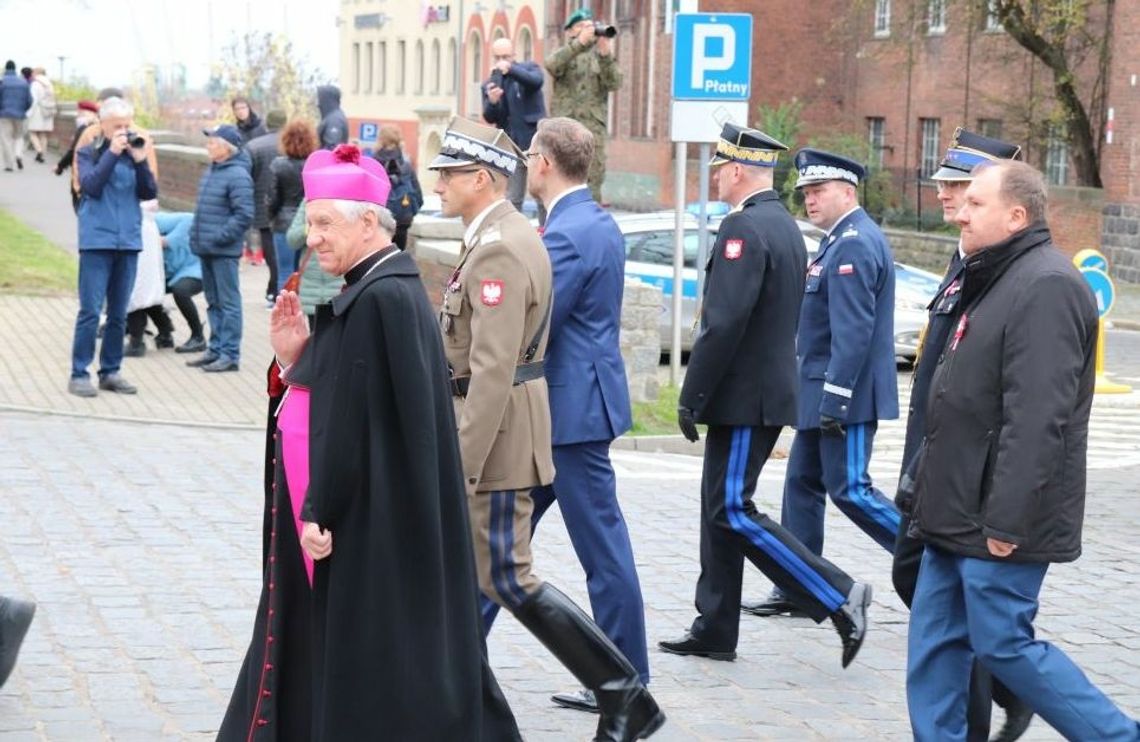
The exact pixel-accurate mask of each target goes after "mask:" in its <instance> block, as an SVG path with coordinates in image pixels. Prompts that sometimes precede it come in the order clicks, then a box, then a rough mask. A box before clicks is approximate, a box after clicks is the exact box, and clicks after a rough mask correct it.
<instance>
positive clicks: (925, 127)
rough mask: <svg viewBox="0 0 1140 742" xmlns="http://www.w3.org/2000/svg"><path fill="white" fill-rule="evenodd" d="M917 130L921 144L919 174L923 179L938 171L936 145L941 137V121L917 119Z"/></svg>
mask: <svg viewBox="0 0 1140 742" xmlns="http://www.w3.org/2000/svg"><path fill="white" fill-rule="evenodd" d="M919 129H920V134H921V139H920V141H921V142H922V157H921V158H920V159H919V162H920V163H922V170H921V174H922V177H923V178H929V177H930V176H931V175H934V172H935V171H936V170H938V155H939V154H940V150H939V147H938V144H939V138H940V137H941V135H942V120H941V119H919Z"/></svg>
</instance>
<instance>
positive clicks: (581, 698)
mask: <svg viewBox="0 0 1140 742" xmlns="http://www.w3.org/2000/svg"><path fill="white" fill-rule="evenodd" d="M550 700H551V701H554V702H555V703H556V704H558V705H559V706H562V707H563V708H568V709H574V710H575V711H587V712H589V713H591V714H597V713H601V712H600V710H599V709H598V699H597V697H596V696H595V695H594V691H592V690H590V689H589V688H583V689H582V690H575V691H571V692H569V693H555V694H554V695H553V696H551V697H550Z"/></svg>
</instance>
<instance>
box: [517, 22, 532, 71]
mask: <svg viewBox="0 0 1140 742" xmlns="http://www.w3.org/2000/svg"><path fill="white" fill-rule="evenodd" d="M518 56H519V58H520V59H522V61H524V62H530V61H533V60H534V36H533V35H532V34H531V32H530V28H528V27H527V26H523V27H522V28H520V29H519V43H518Z"/></svg>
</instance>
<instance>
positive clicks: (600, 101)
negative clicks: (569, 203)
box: [546, 40, 621, 203]
mask: <svg viewBox="0 0 1140 742" xmlns="http://www.w3.org/2000/svg"><path fill="white" fill-rule="evenodd" d="M546 70H547V71H548V72H549V73H550V75H551V77H552V78H553V80H554V92H553V94H552V97H551V101H550V115H551V116H566V117H567V118H572V119H574V120H575V121H577V122H579V123H580V124H582V125H583V126H585V127H586V128H587V129H589V130H590V133H591V134H593V135H594V161H593V162H591V163H590V175H589V178H588V182H589V184H590V194H591V195H592V196H593V197H594V200H595V201H597V202H598V203H602V182H603V181H604V180H605V179H606V139H607V137H608V136H609V134H608V132H607V131H606V119H607V118H608V117H609V110H610V100H609V96H610V92H611V91H614V90H617V89H618V88H619V87H621V70H619V69H618V64H617V59H616V58H615V56H614V55H613V54H610V55H608V56H603V55H601V54H598V53H597V52H596V51H595V50H594V45H593V44H590V45H586V44H580V43H578V41H577V40H574V41H571V42H570V43H569V44H567V45H566V46H564V47H562V48H561V49H559V50H558V51H556V52H554V53H553V54H551V55H550V56H549V57H547V59H546Z"/></svg>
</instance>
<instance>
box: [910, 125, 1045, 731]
mask: <svg viewBox="0 0 1140 742" xmlns="http://www.w3.org/2000/svg"><path fill="white" fill-rule="evenodd" d="M1020 151H1021V148H1020V147H1018V146H1017V145H1014V144H1010V143H1008V142H1003V141H1001V140H998V139H990V138H989V137H983V136H981V135H980V134H975V133H973V132H971V131H967V130H965V129H963V128H961V127H959V128H958V129H956V130H955V132H954V137H953V139H952V140H951V142H950V146H949V147H948V148H947V150H946V157H944V158H943V160H942V163H941V164H940V165H939V168H938V170H937V172H935V173H934V175H932V176H930V179H931V180H933V181H934V182H935V184H936V185H937V187H938V201H939V203H941V204H942V219H943V221H945V222H946V223H947V224H950V225H953V226H955V227H956V226H957V222H955V221H954V219H955V218H956V217H957V215H958V210H959V209H960V208H962V204H963V203H965V196H966V188H967V187H968V186H969V185H970V181H971V180H972V179H973V174H972V173H973V170H974V167H976V166H977V165H978V164H979V163H982V162H990V161H994V160H998V159H1013V158H1014V157H1016V156H1017V154H1018V152H1020ZM964 270H965V269H964V267H963V264H962V250H961V248H958V249H956V250H955V251H954V254H953V256H952V257H951V258H950V265H949V267H948V268H947V269H946V275H945V276H944V277H943V279H942V283H941V284H940V285H939V287H938V291H937V293H935V295H934V299H933V301H932V302H931V303H930V315H929V317H928V319H927V323H926V329H925V331H924V332H923V335H922V344H921V347H920V348H919V352H918V358H917V360H916V361H915V366H914V376H913V377H912V380H911V384H910V410H909V412H908V414H907V418H906V443H905V446H904V448H903V457H902V467H901V471H900V474H899V478H900V480H901V479H903V478H905V477H906V476H908V472H909V474H910V475H911V476H913V473H914V472H913V471H911V468H912V467H913V465H914V459H915V454H916V453H917V452H918V449H919V444H920V443H921V442H922V436H923V434H924V433H925V432H926V406H927V403H928V401H929V396H930V379H931V377H933V376H934V371H935V369H936V368H937V367H938V358H939V353H938V349H940V348H941V347H942V346H943V345H945V344H946V338H947V337H949V335H950V331H951V330H952V329H953V321H952V318H953V317H954V313H955V310H956V309H957V307H958V302H959V301H960V300H961V298H962V274H963V273H964ZM926 349H930V350H931V351H932V352H929V353H928V352H925V350H926ZM895 504H896V505H898V506H899V510H900V511H901V512H902V519H901V520H900V522H899V533H898V539H897V540H896V541H895V553H894V559H893V561H892V562H891V580H892V581H893V582H894V586H895V591H896V592H897V593H898V595H899V597H900V598H901V599H902V601H903V603H905V604H906V606H907V607H908V608H909V607H910V605H911V602H912V601H913V600H914V587H915V584H916V583H917V582H918V567H919V563H920V562H921V561H922V551H923V543H922V541H920V540H918V539H916V538H912V537H911V536H910V534H909V532H908V531H909V528H910V518H909V517H908V516H907V514H906V513H907V511H908V510H910V503H909V501H906V500H904V499H903V498H898V499H897V500H896V503H895ZM993 703H997V704H998V705H999V706H1001V707H1002V708H1003V709H1005V713H1006V720H1005V724H1004V725H1003V726H1002V728H1001V730H1000V731H999V732H998V734H997V735H996V736H995V739H996V740H1001V742H1012V741H1013V740H1016V739H1018V738H1019V737H1021V735H1022V734H1024V733H1025V730H1026V729H1027V728H1028V727H1029V723H1030V721H1031V720H1032V719H1033V710H1032V709H1031V708H1030V707H1029V705H1028V704H1026V703H1025V702H1023V701H1021V700H1020V699H1018V698H1017V697H1016V696H1014V695H1013V694H1012V693H1010V692H1009V690H1008V689H1007V688H1006V687H1005V686H1004V685H1002V684H1001V681H997V680H993V679H992V678H991V676H990V674H989V672H987V671H986V669H985V667H984V666H983V665H982V664H981V663H980V662H975V663H974V666H973V669H972V676H971V678H970V704H969V707H968V711H967V725H968V729H969V732H968V734H967V738H968V739H969V740H971V742H985V741H986V740H988V739H989V738H990V717H991V716H992V711H993V708H992V707H993Z"/></svg>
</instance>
